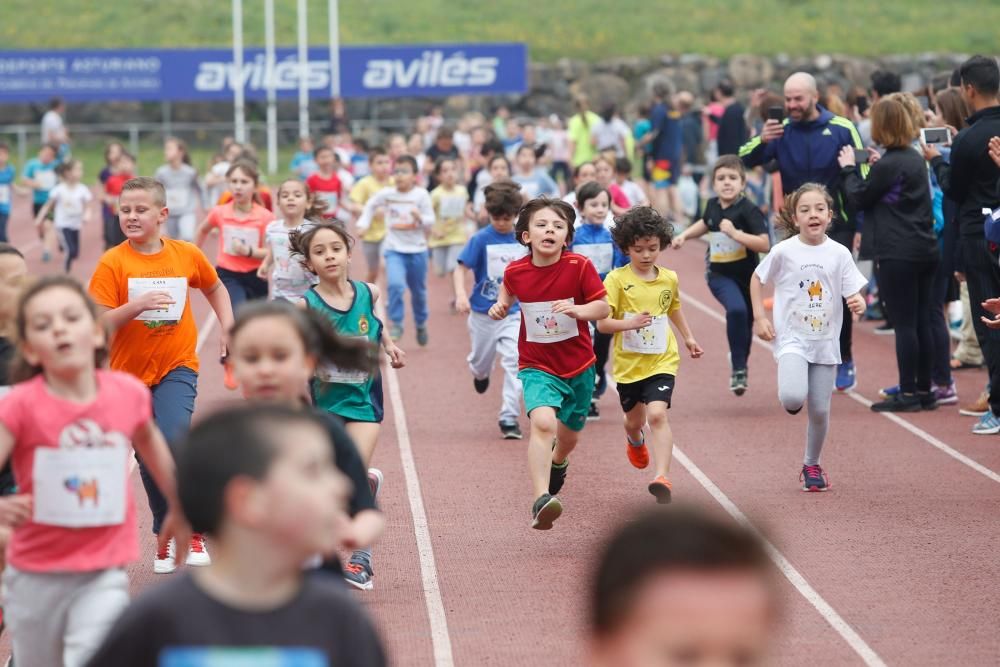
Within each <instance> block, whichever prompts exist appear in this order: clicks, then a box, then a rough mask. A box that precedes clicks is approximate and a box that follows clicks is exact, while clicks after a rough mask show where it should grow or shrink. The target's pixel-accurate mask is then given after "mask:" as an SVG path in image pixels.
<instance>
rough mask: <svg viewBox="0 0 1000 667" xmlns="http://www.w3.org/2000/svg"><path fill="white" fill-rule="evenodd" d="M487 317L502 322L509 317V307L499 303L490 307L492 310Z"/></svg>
mask: <svg viewBox="0 0 1000 667" xmlns="http://www.w3.org/2000/svg"><path fill="white" fill-rule="evenodd" d="M487 315H489V316H490V318H491V319H494V320H502V319H503V318H505V317H507V306H505V305H504V304H502V303H500V302H499V301H497V302H496V303H494V304H493V305H492V306H490V310H489V312H488V313H487Z"/></svg>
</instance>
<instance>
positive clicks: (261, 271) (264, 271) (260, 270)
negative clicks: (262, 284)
mask: <svg viewBox="0 0 1000 667" xmlns="http://www.w3.org/2000/svg"><path fill="white" fill-rule="evenodd" d="M273 261H274V257H273V256H272V255H271V247H270V246H268V247H267V248H265V249H264V260H263V261H262V262H261V263H260V266H259V267H257V277H258V278H260V279H261V280H268V279H270V277H271V264H272V262H273Z"/></svg>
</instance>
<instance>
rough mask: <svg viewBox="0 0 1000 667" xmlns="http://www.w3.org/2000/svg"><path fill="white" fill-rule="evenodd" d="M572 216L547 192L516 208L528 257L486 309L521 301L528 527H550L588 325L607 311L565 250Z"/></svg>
mask: <svg viewBox="0 0 1000 667" xmlns="http://www.w3.org/2000/svg"><path fill="white" fill-rule="evenodd" d="M575 218H576V212H575V211H574V210H573V207H572V206H570V205H569V204H567V203H566V202H564V201H560V200H558V199H549V198H548V197H538V198H536V199H532V200H531V201H530V202H528V203H527V204H525V205H524V207H522V208H521V211H520V213H519V214H518V218H517V224H516V225H515V226H514V233H515V234H516V235H517V239H518V241H520V242H521V244H522V245H525V246H527V247H528V249H529V250H530V254H529V255H528V256H526V257H523V258H522V259H519V260H517V261H515V262H512V263H511V264H510V265H509V266H508V267H507V269H506V270H505V271H504V274H503V285H502V286H501V287H500V294H499V295H498V296H497V302H496V303H495V304H493V306H492V307H491V308H490V310H489V316H490V317H491V318H493V319H494V320H502V319H504V318H505V317H507V314H508V312H509V311H510V308H511V306H513V305H514V302H515V301H519V302H520V306H521V328H520V332H519V335H518V342H517V350H518V357H519V361H518V366H519V367H520V369H521V370H520V372H519V373H518V378H519V379H520V380H521V384H522V387H523V390H524V404H525V411H526V412H527V413H528V418H529V419H530V420H531V440H530V443H529V444H528V468H529V470H530V472H531V481H532V486H533V490H534V497H535V501H534V503H533V505H532V508H531V515H532V523H531V527H532V528H535V529H537V530H549V529H550V528H552V523H553V522H554V521H555V520H556V519H558V518H559V516H560V515H561V514H562V509H563V508H562V503H561V502H560V500H559V498H558V497H557V496H556V494H558V493H559V490H560V489H561V488H562V486H563V483H564V482H565V481H566V470H567V468H568V467H569V458H568V457H569V454H570V452H572V451H573V449H574V448H575V447H576V443H577V440H578V439H579V437H580V431H582V430H583V427H584V425H586V423H587V413H588V412H589V410H590V398H591V395H592V394H593V391H594V359H595V357H594V347H593V344H592V343H591V337H590V326H589V324H588V322H591V321H595V320H603V319H604V318H606V317H607V316H608V315H609V314H610V312H611V309H610V308H609V307H608V303H607V300H606V299H605V294H606V293H607V292H606V290H605V289H604V285H603V284H602V283H601V278H600V276H598V275H597V270H596V269H595V268H594V265H593V263H591V261H590V260H589V259H587V258H586V257H584V256H583V255H578V254H576V253H572V252H567V250H566V248H567V247H568V246H569V245H570V244H572V243H573V220H574V219H575Z"/></svg>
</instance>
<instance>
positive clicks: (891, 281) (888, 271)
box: [879, 259, 938, 394]
mask: <svg viewBox="0 0 1000 667" xmlns="http://www.w3.org/2000/svg"><path fill="white" fill-rule="evenodd" d="M937 264H938V263H937V261H936V260H931V261H923V262H910V261H906V260H900V259H883V260H880V261H879V280H880V284H879V289H880V290H881V291H882V293H883V294H885V295H886V299H887V300H888V301H889V302H890V303H891V304H892V319H893V325H894V327H895V330H896V365H897V366H898V367H899V390H900V391H901V392H902V393H904V394H912V393H915V392H917V391H930V390H931V366H932V365H933V362H934V356H933V339H932V337H931V283H932V281H933V280H934V270H935V269H936V268H937Z"/></svg>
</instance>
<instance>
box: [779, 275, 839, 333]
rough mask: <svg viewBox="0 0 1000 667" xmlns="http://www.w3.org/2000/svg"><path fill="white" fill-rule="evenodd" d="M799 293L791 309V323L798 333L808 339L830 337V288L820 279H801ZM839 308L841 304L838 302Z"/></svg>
mask: <svg viewBox="0 0 1000 667" xmlns="http://www.w3.org/2000/svg"><path fill="white" fill-rule="evenodd" d="M798 288H799V294H798V295H797V296H796V299H795V301H793V304H794V305H793V307H792V308H790V309H789V315H788V317H789V325H790V326H791V328H792V330H793V331H795V332H796V333H797V334H799V335H800V336H802V337H803V338H806V339H808V340H824V339H827V338H830V335H831V331H830V320H831V308H832V306H833V303H832V300H831V298H830V293H829V290H827V289H826V288H825V287H824V286H823V283H822V282H820V281H819V280H811V279H806V280H802V281H799V285H798ZM836 307H837V308H839V307H840V304H839V303H838V304H836Z"/></svg>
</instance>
